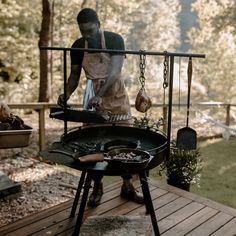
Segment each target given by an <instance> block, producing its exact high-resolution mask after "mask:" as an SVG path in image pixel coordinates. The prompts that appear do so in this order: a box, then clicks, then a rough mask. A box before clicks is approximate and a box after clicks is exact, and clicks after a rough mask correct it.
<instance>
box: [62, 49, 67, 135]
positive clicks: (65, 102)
mask: <svg viewBox="0 0 236 236" xmlns="http://www.w3.org/2000/svg"><path fill="white" fill-rule="evenodd" d="M66 52H67V50H63V59H64V60H63V62H64V98H65V101H64V112H65V117H66V113H67V100H66V98H67V89H66V87H67V86H66V85H67V60H66ZM64 133H65V134H66V133H67V120H66V119H64Z"/></svg>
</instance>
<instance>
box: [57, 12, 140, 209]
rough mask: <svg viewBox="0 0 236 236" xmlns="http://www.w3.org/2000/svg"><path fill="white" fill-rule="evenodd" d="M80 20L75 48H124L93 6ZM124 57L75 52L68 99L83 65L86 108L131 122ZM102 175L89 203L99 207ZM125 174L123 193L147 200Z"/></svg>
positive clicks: (73, 46) (59, 102)
mask: <svg viewBox="0 0 236 236" xmlns="http://www.w3.org/2000/svg"><path fill="white" fill-rule="evenodd" d="M77 22H78V25H79V29H80V32H81V35H82V37H81V38H79V39H77V40H76V41H75V42H74V43H73V45H72V48H85V49H87V48H96V49H112V50H124V48H125V47H124V41H123V38H122V37H121V36H120V35H119V34H116V33H113V32H108V31H104V32H103V31H102V30H101V29H100V22H99V19H98V16H97V13H96V12H95V11H94V10H93V9H90V8H84V9H83V10H81V11H80V12H79V14H78V16H77ZM123 60H124V55H122V54H117V53H95V52H90V53H89V52H81V51H71V73H70V76H69V78H68V83H67V98H66V99H67V100H68V99H69V98H70V96H71V94H72V93H73V92H74V91H75V89H76V88H77V86H78V84H79V79H80V74H81V69H82V68H83V70H84V72H85V75H86V78H87V80H88V82H89V83H87V88H86V91H85V95H84V108H86V109H87V108H92V107H94V108H95V109H96V110H97V111H101V112H109V113H110V114H112V115H121V117H125V116H126V117H127V118H128V117H129V119H128V120H126V123H127V124H130V123H131V111H130V104H129V98H128V95H127V92H126V90H125V86H124V82H123V80H122V78H121V70H122V66H123ZM58 104H59V105H63V104H64V94H61V95H60V96H59V98H58ZM124 115H125V116H124ZM122 123H124V121H123V122H122ZM102 177H103V176H100V175H96V176H93V178H92V179H93V180H94V187H93V191H92V193H91V195H90V196H89V201H88V206H90V207H95V206H97V205H99V203H100V200H101V197H102V195H103V185H102V181H101V180H102ZM122 177H123V185H122V188H121V196H122V197H124V198H126V199H129V200H132V201H135V202H137V203H143V196H142V195H141V194H140V193H138V192H137V191H136V190H135V188H134V187H133V185H132V183H131V178H132V176H122Z"/></svg>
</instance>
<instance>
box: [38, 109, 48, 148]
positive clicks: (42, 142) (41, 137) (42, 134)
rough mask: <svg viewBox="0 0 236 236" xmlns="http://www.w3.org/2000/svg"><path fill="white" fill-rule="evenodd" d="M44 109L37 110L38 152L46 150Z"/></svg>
mask: <svg viewBox="0 0 236 236" xmlns="http://www.w3.org/2000/svg"><path fill="white" fill-rule="evenodd" d="M45 143H46V142H45V108H44V107H42V108H40V109H39V151H43V150H45V149H46V145H45Z"/></svg>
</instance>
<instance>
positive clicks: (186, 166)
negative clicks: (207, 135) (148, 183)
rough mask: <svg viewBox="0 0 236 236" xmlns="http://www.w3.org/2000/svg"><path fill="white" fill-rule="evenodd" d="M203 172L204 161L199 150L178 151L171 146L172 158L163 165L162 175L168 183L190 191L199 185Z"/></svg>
mask: <svg viewBox="0 0 236 236" xmlns="http://www.w3.org/2000/svg"><path fill="white" fill-rule="evenodd" d="M201 170H202V159H201V154H200V152H199V149H196V150H183V149H178V148H177V147H176V146H175V144H173V145H171V148H170V156H169V159H168V160H165V161H164V162H163V163H162V164H161V170H160V174H161V175H162V173H164V174H165V175H166V178H167V183H168V184H170V185H172V186H175V187H178V188H181V189H184V190H186V191H189V190H190V185H191V184H198V183H199V181H200V172H201Z"/></svg>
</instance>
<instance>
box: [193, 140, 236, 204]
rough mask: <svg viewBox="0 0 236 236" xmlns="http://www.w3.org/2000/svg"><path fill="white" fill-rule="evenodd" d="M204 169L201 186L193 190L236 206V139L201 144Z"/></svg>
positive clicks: (194, 187)
mask: <svg viewBox="0 0 236 236" xmlns="http://www.w3.org/2000/svg"><path fill="white" fill-rule="evenodd" d="M200 151H201V153H202V157H203V160H204V163H205V164H204V169H203V171H202V177H201V182H200V188H197V186H192V187H191V192H194V193H196V194H198V195H201V196H204V197H207V198H209V199H212V200H214V201H217V202H220V203H222V204H224V205H228V206H230V207H233V208H236V198H235V194H236V139H235V138H234V139H230V140H228V141H227V140H223V139H217V140H212V141H208V142H204V143H201V144H200Z"/></svg>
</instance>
